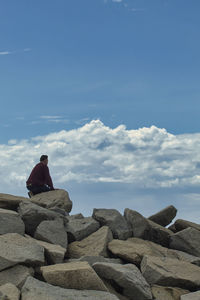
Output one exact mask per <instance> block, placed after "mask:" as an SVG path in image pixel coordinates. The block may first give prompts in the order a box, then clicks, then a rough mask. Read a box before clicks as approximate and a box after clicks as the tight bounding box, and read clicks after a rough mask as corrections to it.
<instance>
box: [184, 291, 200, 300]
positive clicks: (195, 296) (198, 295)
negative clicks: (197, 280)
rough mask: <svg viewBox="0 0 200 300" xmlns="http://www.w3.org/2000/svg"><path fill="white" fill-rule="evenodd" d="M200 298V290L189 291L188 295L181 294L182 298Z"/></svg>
mask: <svg viewBox="0 0 200 300" xmlns="http://www.w3.org/2000/svg"><path fill="white" fill-rule="evenodd" d="M199 299H200V291H197V292H194V293H188V294H186V295H182V296H181V300H199Z"/></svg>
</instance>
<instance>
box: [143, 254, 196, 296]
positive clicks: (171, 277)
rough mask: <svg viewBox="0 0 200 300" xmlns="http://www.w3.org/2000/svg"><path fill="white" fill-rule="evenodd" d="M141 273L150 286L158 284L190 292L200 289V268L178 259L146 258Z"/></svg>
mask: <svg viewBox="0 0 200 300" xmlns="http://www.w3.org/2000/svg"><path fill="white" fill-rule="evenodd" d="M141 271H142V274H143V276H144V277H145V279H146V281H147V282H148V283H149V284H150V285H154V284H157V285H162V286H171V287H179V288H183V289H188V290H194V289H199V288H200V268H199V267H197V266H195V265H193V264H190V263H188V262H184V261H179V260H178V259H172V258H166V257H155V256H144V258H143V260H142V262H141Z"/></svg>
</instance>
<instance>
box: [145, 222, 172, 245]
mask: <svg viewBox="0 0 200 300" xmlns="http://www.w3.org/2000/svg"><path fill="white" fill-rule="evenodd" d="M148 223H149V225H150V231H149V232H148V235H147V240H149V241H152V242H154V243H157V244H160V245H162V246H164V247H168V246H169V241H170V237H171V235H172V234H173V232H172V231H171V230H169V229H168V228H165V227H163V226H161V225H159V224H156V223H154V222H153V221H151V220H148Z"/></svg>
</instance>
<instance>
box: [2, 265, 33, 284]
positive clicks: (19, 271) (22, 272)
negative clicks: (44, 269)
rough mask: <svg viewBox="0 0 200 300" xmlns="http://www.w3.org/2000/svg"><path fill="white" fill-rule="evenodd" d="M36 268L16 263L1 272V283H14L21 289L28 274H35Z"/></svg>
mask: <svg viewBox="0 0 200 300" xmlns="http://www.w3.org/2000/svg"><path fill="white" fill-rule="evenodd" d="M33 274H34V270H33V269H32V268H28V267H26V266H22V265H16V266H14V267H12V268H9V269H6V270H4V271H1V272H0V285H4V284H6V283H12V284H13V285H15V286H16V287H18V288H19V289H21V287H22V286H23V284H24V283H25V281H26V279H27V277H28V276H31V275H32V276H33Z"/></svg>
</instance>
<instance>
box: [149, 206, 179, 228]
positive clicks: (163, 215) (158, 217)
mask: <svg viewBox="0 0 200 300" xmlns="http://www.w3.org/2000/svg"><path fill="white" fill-rule="evenodd" d="M176 213H177V209H176V208H175V207H174V206H173V205H170V206H167V207H166V208H164V209H162V210H161V211H159V212H157V213H156V214H154V215H152V216H150V217H149V218H148V219H149V220H151V221H153V222H155V223H157V224H159V225H161V226H164V227H165V226H167V225H169V224H170V223H171V222H172V220H173V219H174V218H175V216H176Z"/></svg>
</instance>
